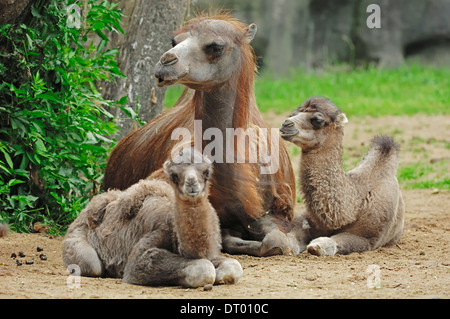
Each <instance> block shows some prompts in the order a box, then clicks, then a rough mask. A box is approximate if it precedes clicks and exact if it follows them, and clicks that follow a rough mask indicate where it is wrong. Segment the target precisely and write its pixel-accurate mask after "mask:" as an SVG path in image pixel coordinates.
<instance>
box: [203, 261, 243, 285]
mask: <svg viewBox="0 0 450 319" xmlns="http://www.w3.org/2000/svg"><path fill="white" fill-rule="evenodd" d="M211 262H212V263H213V265H214V267H215V268H216V279H215V281H214V283H215V284H236V283H237V282H238V281H239V279H241V277H242V274H243V270H242V266H241V264H240V263H239V262H238V261H237V260H236V259H233V258H225V257H221V256H220V257H216V258H213V259H211Z"/></svg>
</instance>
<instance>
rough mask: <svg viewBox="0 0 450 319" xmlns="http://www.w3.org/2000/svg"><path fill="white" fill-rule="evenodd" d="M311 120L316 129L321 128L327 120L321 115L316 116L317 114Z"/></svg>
mask: <svg viewBox="0 0 450 319" xmlns="http://www.w3.org/2000/svg"><path fill="white" fill-rule="evenodd" d="M309 121H310V122H311V124H312V126H313V127H314V128H315V129H319V128H321V127H322V125H323V123H324V122H325V121H324V119H322V118H320V117H315V116H314V117H312V118H311V119H310V120H309Z"/></svg>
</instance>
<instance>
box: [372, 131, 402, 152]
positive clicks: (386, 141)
mask: <svg viewBox="0 0 450 319" xmlns="http://www.w3.org/2000/svg"><path fill="white" fill-rule="evenodd" d="M371 148H373V149H375V150H377V151H378V152H379V153H380V156H382V157H389V156H391V155H394V154H395V155H397V154H398V152H399V151H400V145H399V144H398V143H396V142H395V141H394V139H393V138H392V137H390V136H375V137H374V138H373V139H372V145H371Z"/></svg>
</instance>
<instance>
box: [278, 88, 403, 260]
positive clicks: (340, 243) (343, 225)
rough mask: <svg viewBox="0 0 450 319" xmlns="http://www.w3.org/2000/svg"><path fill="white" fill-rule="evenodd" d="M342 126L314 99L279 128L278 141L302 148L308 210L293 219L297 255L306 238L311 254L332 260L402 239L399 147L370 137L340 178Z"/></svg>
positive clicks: (329, 107)
mask: <svg viewBox="0 0 450 319" xmlns="http://www.w3.org/2000/svg"><path fill="white" fill-rule="evenodd" d="M346 123H347V118H346V117H345V115H344V114H343V113H342V112H341V111H340V110H339V108H337V107H336V106H335V105H334V104H333V103H332V102H331V101H330V100H328V99H325V98H317V97H314V98H310V99H308V100H307V101H306V102H305V103H304V104H303V105H302V106H301V107H300V108H299V109H298V110H297V111H295V112H294V113H293V114H292V115H291V117H289V119H287V120H286V121H285V122H284V123H283V126H282V127H281V129H280V130H281V133H282V137H283V138H285V139H286V140H288V141H291V142H293V143H294V144H296V145H298V146H299V147H301V148H302V160H301V165H300V183H301V186H302V192H303V195H304V200H305V204H306V207H307V208H306V211H305V212H304V213H303V214H301V216H299V217H298V218H296V219H295V222H294V224H295V226H294V227H293V231H292V233H291V234H290V235H289V237H290V238H291V239H292V238H293V237H294V238H295V239H296V240H297V241H299V242H298V244H299V247H297V248H296V249H295V250H296V252H299V251H301V250H303V249H305V247H306V244H307V243H308V242H309V240H311V239H314V240H313V241H311V242H310V243H309V244H308V246H307V249H308V251H309V252H310V253H312V254H316V255H334V254H336V253H338V254H348V253H351V252H362V251H366V250H372V249H376V248H379V247H381V246H384V245H392V244H395V243H396V242H397V241H398V240H399V239H400V236H401V235H402V232H403V215H404V203H403V199H402V195H401V192H400V190H399V186H398V182H397V178H396V172H397V166H398V151H399V146H398V144H396V143H395V142H394V140H393V139H392V138H391V137H387V136H381V137H375V138H374V139H373V140H372V143H371V147H370V149H369V151H368V153H367V154H366V155H365V157H364V158H363V160H362V161H361V163H359V165H358V166H357V167H356V168H355V169H353V170H352V171H350V172H348V173H345V172H344V171H343V164H342V148H343V147H342V140H343V127H344V126H345V124H346ZM291 236H293V237H291ZM324 236H327V237H324ZM328 236H329V237H328Z"/></svg>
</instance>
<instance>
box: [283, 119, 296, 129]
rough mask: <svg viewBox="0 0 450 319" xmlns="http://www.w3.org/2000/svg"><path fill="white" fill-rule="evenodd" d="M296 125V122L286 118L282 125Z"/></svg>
mask: <svg viewBox="0 0 450 319" xmlns="http://www.w3.org/2000/svg"><path fill="white" fill-rule="evenodd" d="M293 126H294V122H292V121H291V120H286V121H284V123H283V125H282V127H293Z"/></svg>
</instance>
